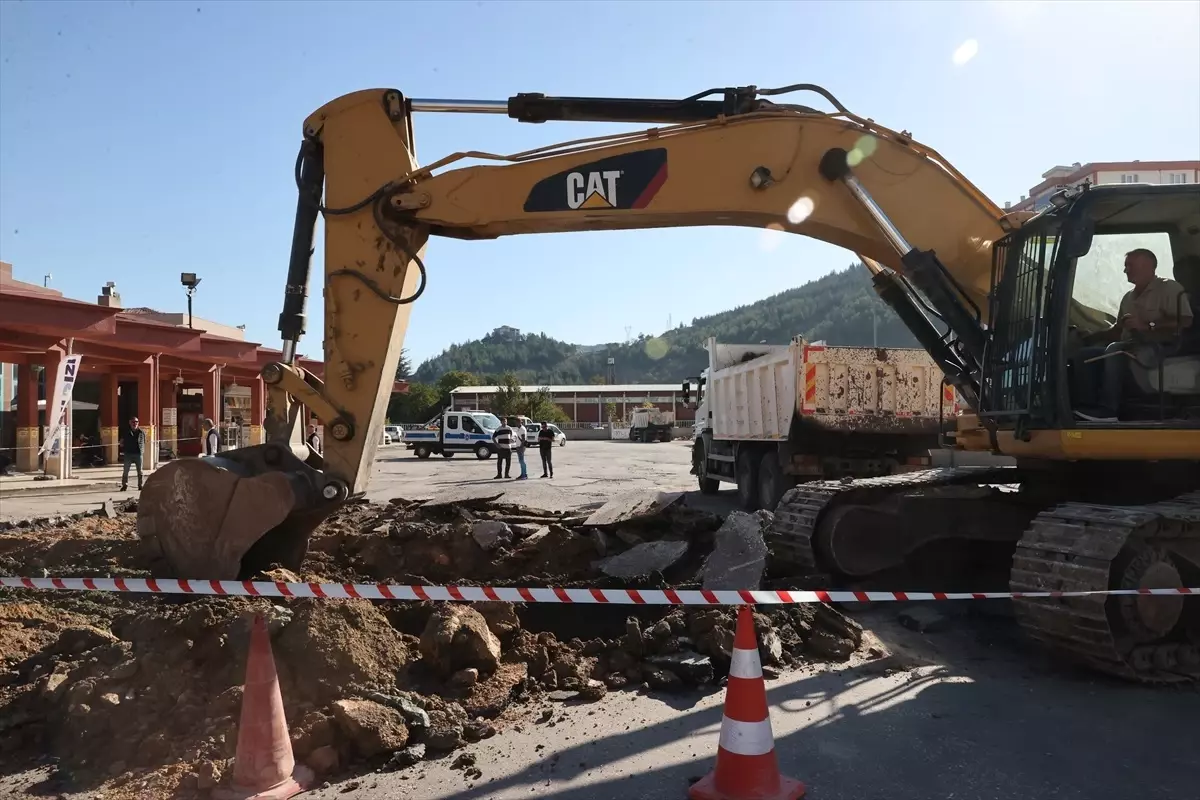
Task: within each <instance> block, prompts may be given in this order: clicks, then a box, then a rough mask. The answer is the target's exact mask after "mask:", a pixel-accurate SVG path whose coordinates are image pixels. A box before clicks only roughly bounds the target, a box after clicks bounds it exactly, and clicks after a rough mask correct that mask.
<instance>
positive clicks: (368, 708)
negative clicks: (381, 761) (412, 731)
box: [333, 700, 408, 758]
mask: <svg viewBox="0 0 1200 800" xmlns="http://www.w3.org/2000/svg"><path fill="white" fill-rule="evenodd" d="M333 716H334V719H336V720H337V723H338V727H339V728H341V729H342V730H343V731H344V732H345V733H346V735H347V736H349V737H350V738H351V739H352V740H353V742H354V747H355V749H356V750H357V751H358V753H359V754H360V755H361V756H362V757H363V758H370V757H372V756H374V755H377V754H378V753H381V752H383V751H384V750H400V749H402V748H403V747H404V745H406V744H408V728H407V727H405V725H404V719H403V718H402V717H401V716H400V714H399V712H397V711H395V710H394V709H391V708H388V707H387V706H384V705H381V704H379V703H376V702H374V701H372V700H338V701H337V702H336V703H334V704H333Z"/></svg>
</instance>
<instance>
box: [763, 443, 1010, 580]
mask: <svg viewBox="0 0 1200 800" xmlns="http://www.w3.org/2000/svg"><path fill="white" fill-rule="evenodd" d="M1015 480H1016V470H1015V468H1013V467H938V468H934V469H924V470H918V471H915V472H901V473H897V474H895V475H884V476H881V477H878V478H859V479H856V480H850V481H840V480H828V481H813V482H812V483H803V484H801V485H799V486H797V487H795V488H794V489H790V490H789V491H788V492H787V494H785V495H784V496H783V499H782V500H780V501H779V505H778V506H777V507H776V509H775V522H774V524H773V525H772V526H771V531H770V535H769V540H768V542H767V544H768V546H769V547H770V548H771V554H772V556H773V560H774V561H775V562H776V563H778V564H782V565H784V566H785V567H786V568H787V569H788V570H789V571H803V572H810V573H811V572H822V571H824V568H825V565H824V564H822V563H820V558H819V557H818V555H817V553H816V552H815V549H814V545H813V536H814V535H815V534H816V531H817V525H818V523H819V522H820V519H821V516H822V514H824V513H825V512H826V511H828V510H830V509H831V508H832V507H834V506H835V505H838V504H842V503H846V504H851V503H856V504H868V503H875V502H879V501H881V500H883V499H884V498H886V497H887V496H888V495H889V494H892V493H895V492H904V491H909V490H912V489H925V488H934V487H939V486H953V485H956V484H981V483H1012V482H1015Z"/></svg>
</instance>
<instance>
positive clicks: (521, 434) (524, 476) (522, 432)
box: [508, 417, 529, 481]
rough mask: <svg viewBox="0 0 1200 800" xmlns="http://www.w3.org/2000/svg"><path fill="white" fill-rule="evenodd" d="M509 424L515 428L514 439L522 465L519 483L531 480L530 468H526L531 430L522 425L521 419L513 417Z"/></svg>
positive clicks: (518, 459) (518, 458) (519, 461)
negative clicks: (526, 454) (526, 453)
mask: <svg viewBox="0 0 1200 800" xmlns="http://www.w3.org/2000/svg"><path fill="white" fill-rule="evenodd" d="M508 423H509V424H510V425H512V426H513V439H514V440H515V442H516V447H517V463H518V464H520V465H521V475H520V477H518V478H517V480H519V481H526V480H529V472H528V468H527V467H526V466H525V448H526V447H527V446H528V445H529V430H528V429H527V428H526V427H525V426H524V425H522V424H521V420H520V418H519V417H512V418H510V419H509V421H508Z"/></svg>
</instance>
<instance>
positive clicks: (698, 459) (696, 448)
mask: <svg viewBox="0 0 1200 800" xmlns="http://www.w3.org/2000/svg"><path fill="white" fill-rule="evenodd" d="M692 453H693V455H692V458H693V459H694V461H695V464H696V482H697V483H699V484H700V494H709V495H712V494H716V493H717V492H719V491H720V490H721V482H720V481H719V480H717V479H716V478H710V477H708V475H707V474H706V473H705V471H704V465H705V463H707V461H708V458H707V454H706V453H705V452H704V442H702V441H697V442H696V444H695V445H693V450H692Z"/></svg>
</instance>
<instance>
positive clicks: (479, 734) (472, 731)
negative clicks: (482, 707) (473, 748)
mask: <svg viewBox="0 0 1200 800" xmlns="http://www.w3.org/2000/svg"><path fill="white" fill-rule="evenodd" d="M495 735H496V728H495V727H494V726H493V725H492V723H490V722H488V721H487V720H485V719H483V718H482V717H476V718H475V719H473V720H471V721H470V722H468V723H467V724H466V725H463V738H464V739H466V740H467V741H468V742H478V741H479V740H480V739H490V738H492V737H493V736H495Z"/></svg>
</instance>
